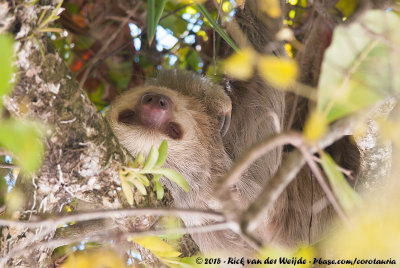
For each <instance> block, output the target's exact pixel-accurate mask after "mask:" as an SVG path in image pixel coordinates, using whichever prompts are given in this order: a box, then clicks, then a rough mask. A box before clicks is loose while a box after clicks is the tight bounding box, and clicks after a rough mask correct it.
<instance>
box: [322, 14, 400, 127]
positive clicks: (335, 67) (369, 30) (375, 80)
mask: <svg viewBox="0 0 400 268" xmlns="http://www.w3.org/2000/svg"><path fill="white" fill-rule="evenodd" d="M395 25H400V17H399V16H398V15H397V14H395V13H394V12H385V11H381V10H371V11H369V12H367V13H366V14H365V15H364V16H363V17H362V18H361V19H360V20H359V21H357V22H355V23H353V24H351V25H349V26H347V25H346V26H340V27H337V28H336V30H335V32H334V35H333V41H332V44H331V46H330V47H329V48H328V49H327V50H326V52H325V55H324V61H323V64H322V69H321V78H320V81H319V85H318V105H317V108H318V111H319V112H320V113H322V114H325V115H326V117H327V120H328V122H332V121H333V120H336V119H338V118H340V117H343V116H346V115H349V114H350V113H353V112H356V111H359V110H360V109H362V108H364V107H366V106H369V105H371V104H374V103H376V102H377V101H379V100H381V99H383V98H385V97H386V96H388V95H391V94H393V93H394V92H395V91H398V90H399V89H400V77H399V76H398V75H395V73H396V70H398V69H399V68H400V55H399V53H396V52H395V51H394V50H393V47H399V46H400V32H399V31H398V29H397V27H396V26H395Z"/></svg>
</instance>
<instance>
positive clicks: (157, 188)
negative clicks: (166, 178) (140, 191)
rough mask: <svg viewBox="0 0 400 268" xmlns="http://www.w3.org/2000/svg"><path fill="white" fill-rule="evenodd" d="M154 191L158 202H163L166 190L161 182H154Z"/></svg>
mask: <svg viewBox="0 0 400 268" xmlns="http://www.w3.org/2000/svg"><path fill="white" fill-rule="evenodd" d="M154 190H155V191H156V194H157V200H161V199H162V198H163V197H164V188H163V186H162V185H161V183H160V182H159V181H154Z"/></svg>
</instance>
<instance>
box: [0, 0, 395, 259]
mask: <svg viewBox="0 0 400 268" xmlns="http://www.w3.org/2000/svg"><path fill="white" fill-rule="evenodd" d="M209 2H211V1H194V0H187V1H184V0H182V1H166V0H161V1H156V0H148V1H146V2H143V1H138V9H137V10H139V11H137V12H142V13H143V12H147V15H146V16H139V15H140V14H141V13H136V14H129V16H131V17H133V18H135V20H137V21H133V22H130V23H129V24H126V25H120V24H118V26H116V25H117V23H115V21H112V22H111V23H110V22H109V21H106V23H104V24H102V26H104V28H107V31H105V32H106V33H107V34H108V36H107V35H104V33H103V32H101V31H100V30H99V28H101V27H98V25H96V24H95V21H94V20H93V21H91V18H93V17H96V16H89V15H88V14H90V15H93V14H95V15H98V14H96V13H95V8H94V7H95V6H96V5H95V4H93V5H86V4H82V5H78V4H77V3H75V2H74V1H65V2H64V3H63V2H62V1H60V2H59V4H58V5H57V7H56V9H54V10H52V11H50V12H49V11H48V10H47V9H43V11H42V12H41V13H40V16H39V17H38V21H37V28H36V29H35V30H34V31H33V33H32V35H31V38H33V39H35V40H38V38H40V37H41V35H42V34H43V33H44V32H45V33H46V34H47V35H48V36H49V37H50V38H51V39H54V45H55V46H56V47H57V48H58V49H59V51H60V54H61V55H62V57H63V58H64V59H65V60H66V61H67V62H68V64H70V68H71V71H72V72H73V73H74V75H75V76H76V78H77V79H78V81H80V82H81V85H83V87H84V89H85V90H86V91H87V92H88V95H89V97H90V98H91V100H92V101H93V102H94V103H95V104H96V106H97V108H98V109H99V110H101V111H104V110H106V109H107V106H108V104H109V102H110V101H111V100H112V99H113V97H114V96H115V95H117V94H118V93H120V92H121V91H124V90H127V89H129V88H130V87H133V86H138V85H141V84H142V83H143V81H144V80H145V79H146V78H147V77H149V76H151V75H153V74H154V73H155V72H156V71H157V70H158V69H160V68H183V69H189V70H192V71H195V72H199V73H202V74H212V75H213V76H214V80H216V81H219V79H221V77H223V76H224V75H225V74H227V75H228V76H230V77H232V78H234V79H238V80H249V79H251V77H252V76H253V75H254V74H255V73H257V74H259V75H260V76H261V77H262V78H263V79H264V80H265V82H267V83H269V84H271V85H273V86H275V87H277V88H278V89H281V90H287V91H296V89H298V88H302V87H303V85H301V84H299V83H298V82H296V80H297V78H298V73H299V68H300V67H301V66H298V64H297V63H296V61H295V60H294V59H293V58H295V57H296V56H297V55H298V51H299V49H300V48H301V46H302V44H301V41H302V40H303V38H304V32H302V31H303V29H304V28H305V25H306V23H307V18H309V17H310V16H311V15H312V12H313V10H311V8H310V5H311V4H310V1H307V0H289V1H287V5H286V7H287V10H288V11H287V13H286V14H282V12H283V10H281V8H280V6H279V1H277V0H262V1H260V10H261V11H262V12H264V13H265V14H266V15H268V16H269V17H272V18H277V17H279V16H281V15H283V16H284V17H285V20H284V30H289V32H290V35H289V37H288V36H287V38H282V39H283V41H284V42H285V48H286V49H287V51H288V55H289V56H288V57H286V58H279V59H278V58H276V57H270V56H266V55H263V54H261V53H258V52H256V51H255V50H254V49H252V48H251V47H238V45H237V44H235V42H234V41H233V40H232V39H231V38H230V37H229V35H228V34H227V32H226V31H225V28H224V26H225V25H226V23H227V22H229V21H230V20H231V19H232V15H233V13H234V11H232V8H231V7H229V5H231V6H234V5H236V6H240V5H241V4H242V3H243V1H239V0H238V1H228V0H220V1H216V2H218V3H219V6H213V5H211V6H210V4H209ZM359 2H360V1H347V0H339V1H337V4H336V6H335V8H336V9H335V12H338V13H339V14H340V20H343V21H346V19H347V18H348V17H351V16H352V14H353V12H354V11H355V10H356V8H357V5H358V3H359ZM63 8H65V9H66V12H69V14H70V15H71V21H66V20H67V19H66V18H61V19H60V20H58V19H59V17H60V12H61V11H62V9H63ZM116 8H118V7H116ZM219 8H220V10H219ZM92 12H93V13H92ZM118 14H120V13H118ZM110 17H111V16H110ZM141 17H145V18H144V21H141ZM117 21H118V20H117ZM69 23H72V25H73V27H71V28H68V25H70V24H69ZM399 25H400V19H399V15H398V13H396V12H394V11H390V12H385V11H378V10H375V11H370V12H369V13H367V14H366V15H365V16H364V17H363V18H362V19H361V20H359V21H356V22H355V23H353V24H351V25H348V26H346V27H344V26H340V27H338V28H337V29H336V30H335V32H334V35H333V41H332V44H331V45H330V47H329V48H328V50H327V51H326V53H325V56H324V61H323V66H322V71H321V76H320V80H319V85H318V90H317V102H316V107H315V109H314V110H312V111H311V112H310V115H309V117H308V118H307V122H306V125H305V127H304V132H303V135H304V138H305V140H306V141H307V142H310V143H312V144H316V142H317V141H318V140H319V139H320V138H321V137H323V136H324V135H326V134H327V133H329V124H330V123H332V122H334V121H335V120H338V119H341V118H343V117H345V116H349V115H352V114H355V113H357V112H360V111H362V109H364V108H365V107H368V106H371V105H373V104H376V103H377V102H379V101H381V100H383V99H385V98H386V97H387V96H390V95H393V94H394V93H397V91H398V89H399V88H400V78H399V76H397V75H396V74H397V73H398V70H399V69H400V66H399V63H400V58H399V55H400V53H399V50H398V48H399V47H400V35H399V30H398V26H399ZM119 27H121V28H122V29H123V30H122V31H121V32H120V33H121V34H120V35H116V36H115V37H114V40H113V41H114V42H111V43H117V44H118V46H111V45H108V46H106V45H105V44H104V43H106V42H104V39H105V37H110V36H109V33H110V32H111V33H116V32H117V31H118V30H119ZM146 27H147V28H146ZM64 28H66V29H67V30H68V32H67V31H65V30H64ZM129 31H130V34H127V32H129ZM102 34H103V35H102ZM163 34H164V37H163V36H162V35H163ZM97 35H98V36H101V38H100V41H101V42H99V40H98V39H96V36H97ZM214 36H215V39H214ZM132 39H133V42H132ZM165 39H166V40H167V41H165ZM121 40H122V41H121ZM37 43H40V42H39V41H37ZM232 50H234V51H236V53H234V54H233V55H232V56H230V57H228V58H227V57H226V55H227V54H228V53H227V51H228V52H229V51H232ZM13 51H14V49H13V41H12V38H11V37H10V36H6V35H0V60H1V62H2V65H1V66H0V112H2V111H3V109H2V105H3V103H2V102H3V101H2V99H3V97H5V96H6V95H7V94H9V93H10V91H11V90H12V84H13V83H10V81H12V82H14V83H15V81H16V80H17V75H16V73H17V70H16V69H15V66H14V65H13V64H12V59H13V53H14V52H13ZM97 53H99V54H100V56H101V57H100V58H99V59H96V56H97V55H98V54H97ZM122 62H123V63H122ZM85 73H87V74H86V75H85ZM306 90H309V89H306ZM309 95H312V94H309ZM377 121H378V126H379V128H380V129H381V134H382V136H383V137H384V138H386V139H388V140H390V141H393V142H394V144H395V145H396V146H397V147H399V146H400V142H399V135H398V133H399V122H398V120H396V119H393V120H392V119H391V120H387V119H386V118H379V119H378V120H377ZM45 129H46V127H44V126H43V125H39V124H38V123H34V122H28V121H27V120H16V119H14V118H11V119H6V118H3V117H0V146H1V147H2V148H3V149H6V150H7V151H8V152H9V153H10V154H12V155H13V156H14V157H13V161H14V159H15V163H16V164H17V165H18V166H19V167H20V168H21V169H22V170H23V171H24V172H27V173H29V172H32V171H35V170H37V169H38V168H39V167H40V165H41V158H42V156H43V153H44V145H43V142H42V140H43V137H44V131H45ZM167 149H168V146H167V142H166V141H164V142H163V143H162V144H161V145H160V147H159V148H158V150H157V149H156V148H155V147H151V149H150V151H149V152H148V154H147V157H146V158H145V157H144V156H143V154H141V153H140V154H138V155H137V156H136V158H135V161H134V162H133V163H130V164H128V166H127V167H121V169H120V173H119V174H120V176H119V177H120V181H121V188H122V191H123V193H124V195H125V197H126V199H127V201H128V203H129V204H130V205H133V204H134V193H135V190H137V191H138V192H139V193H140V194H142V195H146V194H147V193H148V192H147V191H148V188H146V187H152V190H153V191H155V192H156V195H157V199H159V200H161V199H162V198H163V196H164V188H163V186H162V185H161V183H160V179H161V178H162V176H164V177H166V178H167V179H170V180H172V181H173V182H175V183H176V184H177V185H178V186H180V187H181V188H182V189H183V190H185V191H189V185H188V183H187V181H186V180H185V178H183V177H182V175H180V174H179V173H178V172H176V171H174V170H171V169H167V168H163V167H162V166H163V165H164V163H165V161H166V158H167ZM144 153H145V152H144ZM319 157H320V162H321V167H322V169H323V170H324V172H325V174H326V176H327V178H328V180H329V182H330V186H331V187H332V190H333V192H334V193H335V195H336V196H337V197H338V200H339V202H340V204H341V206H342V207H343V208H344V209H345V211H346V212H347V214H348V215H352V214H353V212H354V211H355V209H354V208H355V207H357V208H359V210H360V211H361V212H360V213H355V214H354V217H352V218H351V226H350V228H340V229H339V230H338V231H337V232H334V233H333V234H332V235H330V236H329V237H328V238H326V239H325V240H324V241H322V242H321V243H319V244H317V245H313V246H310V247H305V248H299V249H298V251H295V252H289V251H284V250H282V249H279V250H277V249H272V248H267V249H265V250H264V251H263V252H262V256H271V257H272V256H279V257H280V256H282V255H286V256H290V257H295V256H303V257H306V258H313V257H315V256H317V254H318V253H319V252H325V251H326V249H329V250H330V251H331V252H329V254H331V255H332V258H334V257H335V258H354V257H355V256H356V257H359V258H362V257H364V258H368V257H369V256H372V255H373V256H375V257H382V258H390V257H392V256H395V255H396V254H397V252H396V250H398V248H399V247H400V242H399V239H398V237H399V235H398V226H399V224H400V218H399V217H398V216H397V215H398V211H397V210H396V209H397V208H396V206H395V205H393V204H394V203H395V202H398V197H396V193H398V191H396V190H398V189H397V188H396V189H394V190H393V193H392V192H391V193H390V194H389V195H388V196H385V198H384V200H383V201H382V200H381V199H380V198H379V197H377V198H374V199H372V198H371V200H373V201H376V202H371V203H367V205H365V204H364V203H365V202H364V200H362V199H361V198H360V196H358V195H357V194H356V193H355V192H354V191H353V189H351V187H350V186H349V185H348V184H347V183H346V181H345V180H346V179H345V177H344V175H343V173H342V172H341V167H339V166H338V165H337V164H336V163H335V162H334V161H333V159H332V157H331V156H329V155H328V154H327V153H325V152H322V151H321V152H319ZM2 158H3V157H2ZM3 162H4V161H1V163H3ZM7 174H9V173H7ZM0 175H1V174H0ZM2 176H4V175H2ZM0 187H1V188H0V195H1V196H0V198H1V199H5V198H4V196H3V195H8V197H7V198H8V200H17V201H18V200H23V198H22V197H21V196H22V195H23V194H22V193H21V192H12V193H10V194H8V191H7V190H6V189H5V188H7V186H6V185H5V183H4V180H1V181H0ZM382 195H385V193H383V194H382ZM393 200H394V201H393ZM0 202H1V203H0V205H2V204H3V200H0ZM20 206H21V204H19V203H18V202H11V203H9V207H10V208H11V207H14V208H15V209H17V208H18V207H20ZM363 206H366V207H363ZM382 208H383V209H382ZM381 219H383V220H381ZM130 240H131V241H134V242H135V243H138V244H140V245H142V246H143V247H145V248H147V249H149V250H150V251H152V253H154V255H155V256H157V257H159V258H160V259H161V260H162V261H164V262H165V263H166V264H168V265H171V266H174V265H177V266H183V267H185V264H186V267H187V266H191V265H194V264H193V260H194V259H195V257H193V258H179V256H180V252H179V251H178V250H176V249H175V247H174V246H172V245H170V244H169V243H167V242H166V241H164V240H163V239H161V238H159V237H155V236H147V237H142V238H132V239H130ZM343 241H346V242H347V243H343ZM101 265H108V266H109V267H123V266H124V265H125V263H124V262H123V261H122V260H121V258H120V257H119V256H118V255H117V254H116V253H115V252H112V251H107V250H102V251H88V252H86V253H80V254H71V255H70V256H69V258H68V260H67V261H66V263H65V264H64V267H100V266H101ZM268 267H271V266H268Z"/></svg>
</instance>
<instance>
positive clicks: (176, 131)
mask: <svg viewBox="0 0 400 268" xmlns="http://www.w3.org/2000/svg"><path fill="white" fill-rule="evenodd" d="M167 135H168V136H170V137H171V138H172V139H174V140H178V139H181V138H182V137H183V131H182V128H181V126H180V125H179V124H178V123H175V122H169V123H168V126H167Z"/></svg>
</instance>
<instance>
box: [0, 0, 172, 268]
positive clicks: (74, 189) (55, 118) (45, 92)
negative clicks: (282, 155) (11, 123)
mask: <svg viewBox="0 0 400 268" xmlns="http://www.w3.org/2000/svg"><path fill="white" fill-rule="evenodd" d="M39 2H40V1H39ZM39 2H38V3H37V4H35V5H31V4H30V3H29V1H22V0H19V1H15V5H13V6H11V5H9V4H7V3H1V7H2V8H4V9H3V10H6V11H7V12H5V13H4V12H2V13H1V14H0V15H1V16H3V17H2V18H1V19H2V21H4V22H6V23H7V24H6V25H2V26H3V27H0V30H1V31H2V32H4V31H9V32H11V33H12V34H13V35H14V37H15V39H16V42H15V54H16V58H15V64H16V65H17V67H18V69H19V71H18V74H17V82H16V84H15V88H14V90H13V93H12V94H11V95H10V96H8V97H6V98H5V100H4V104H5V107H6V109H7V110H8V111H9V112H10V113H11V114H12V115H13V116H15V117H17V118H25V119H29V120H37V121H40V122H44V123H45V124H46V126H47V127H46V137H45V139H44V143H45V146H46V153H45V156H44V159H43V165H42V167H41V168H40V170H39V171H38V172H37V173H36V174H35V175H33V176H27V175H25V176H24V177H26V179H25V180H22V177H23V176H20V177H19V178H18V185H17V187H21V188H23V189H24V191H32V192H30V193H29V192H26V197H27V200H25V201H26V206H25V208H26V209H27V210H28V209H29V213H28V212H27V211H21V212H20V213H19V214H18V215H19V216H20V219H25V220H27V219H29V218H31V217H32V216H34V215H36V214H40V213H44V212H46V213H51V214H52V215H55V214H58V213H60V212H61V211H62V208H63V206H64V205H65V204H68V203H70V202H71V201H72V200H74V202H76V201H77V202H78V203H79V202H82V204H84V205H83V206H82V207H83V208H84V209H98V208H101V209H115V208H122V207H128V206H129V205H128V204H127V202H126V200H125V198H124V197H123V195H122V194H121V191H120V181H119V167H120V165H123V164H124V163H126V161H127V160H129V159H130V158H131V156H130V155H129V154H128V153H127V152H126V151H125V150H124V149H123V148H121V146H120V144H119V143H118V141H117V140H116V138H115V137H114V136H113V134H112V132H111V129H110V127H109V126H108V124H107V122H106V120H105V119H104V118H103V116H102V115H101V114H100V113H99V112H98V111H97V110H96V108H95V106H94V105H93V104H92V103H91V102H90V100H89V99H88V97H87V95H86V93H85V92H84V91H83V90H82V89H81V88H80V87H79V84H78V83H77V82H76V80H75V79H74V78H73V76H72V74H71V73H70V71H69V69H68V67H67V66H66V64H65V63H64V62H63V60H62V59H61V58H60V56H59V55H58V53H57V51H55V50H54V49H53V48H52V47H51V45H50V44H49V42H48V39H47V37H46V35H45V34H41V35H38V34H37V33H35V27H37V25H36V22H37V19H38V16H39V15H40V13H41V12H42V8H43V9H44V8H49V9H52V8H54V6H55V5H56V4H57V3H56V1H51V3H47V5H51V6H43V5H41V4H40V3H39ZM3 13H4V14H3ZM41 50H42V51H41ZM27 189H28V190H27ZM149 192H150V194H148V195H146V196H142V197H141V198H136V199H135V200H136V201H137V202H139V203H137V204H136V205H137V206H138V207H143V206H149V205H151V206H162V205H163V203H164V204H165V202H166V201H165V200H164V201H163V203H162V202H160V201H158V200H157V199H156V196H155V194H153V193H152V192H151V191H149ZM168 198H170V196H168V195H167V199H168ZM166 203H169V202H166ZM78 207H79V206H78ZM154 221H155V218H154V217H153V218H147V217H140V218H138V219H131V220H128V221H119V222H118V223H119V224H122V225H123V224H126V225H128V227H126V226H125V228H129V229H130V231H133V230H132V229H131V228H132V227H133V228H140V229H141V230H144V229H146V228H147V229H148V228H150V227H151V226H152V225H153V223H154ZM130 223H134V224H130ZM121 227H123V226H121ZM55 228H57V226H54V227H53V230H52V231H50V232H48V233H47V235H46V237H41V236H37V233H36V234H35V232H34V231H35V230H18V229H12V228H5V227H3V228H2V238H1V242H0V243H1V248H2V250H1V256H2V257H4V256H8V257H15V258H14V259H13V261H11V262H9V264H10V265H16V264H17V263H18V265H20V266H24V265H26V266H29V265H30V264H29V262H30V261H28V260H29V259H30V260H31V261H33V263H37V262H38V261H39V265H44V264H45V262H46V259H47V258H48V257H49V255H50V254H51V250H46V249H44V250H41V251H37V252H35V253H31V252H29V251H26V254H25V255H26V256H25V257H27V256H29V258H21V257H20V256H18V254H16V255H15V256H9V255H7V254H10V252H12V250H13V249H15V248H18V247H21V246H26V247H28V246H29V245H31V244H33V243H38V242H40V241H42V240H48V239H51V238H52V237H53V235H54V231H55ZM125 228H123V229H125ZM39 233H40V232H39Z"/></svg>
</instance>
